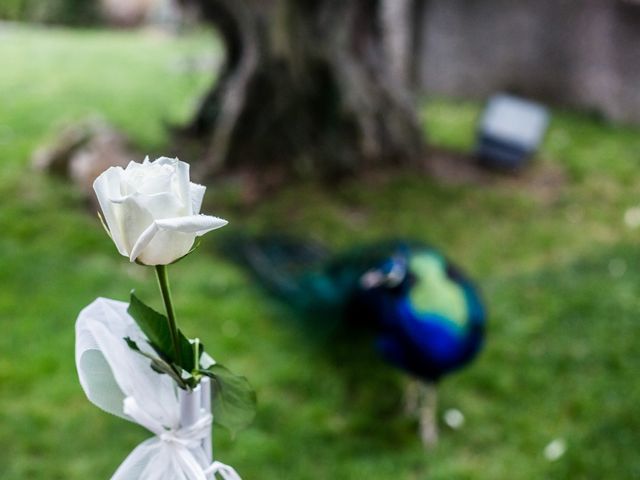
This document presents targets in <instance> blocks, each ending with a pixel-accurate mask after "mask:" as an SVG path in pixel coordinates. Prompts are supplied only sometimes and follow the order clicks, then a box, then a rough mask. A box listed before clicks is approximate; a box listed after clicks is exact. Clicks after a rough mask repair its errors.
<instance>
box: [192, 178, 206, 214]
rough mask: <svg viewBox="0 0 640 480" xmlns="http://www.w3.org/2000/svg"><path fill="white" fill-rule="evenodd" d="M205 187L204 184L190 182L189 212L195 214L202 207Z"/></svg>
mask: <svg viewBox="0 0 640 480" xmlns="http://www.w3.org/2000/svg"><path fill="white" fill-rule="evenodd" d="M206 189H207V187H205V186H204V185H198V184H197V183H191V184H190V185H189V190H190V194H191V213H192V214H193V215H197V214H199V213H200V208H202V199H203V198H204V192H205V190H206Z"/></svg>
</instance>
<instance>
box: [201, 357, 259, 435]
mask: <svg viewBox="0 0 640 480" xmlns="http://www.w3.org/2000/svg"><path fill="white" fill-rule="evenodd" d="M200 373H202V374H203V375H206V376H208V377H210V378H211V387H212V388H211V394H212V398H211V408H212V410H213V420H214V422H215V423H216V424H217V425H220V426H221V427H224V428H226V429H227V430H229V432H231V434H232V435H235V434H236V433H237V432H238V431H240V430H242V429H243V428H245V427H247V426H248V425H249V424H250V423H251V422H252V421H253V418H254V417H255V414H256V403H257V401H256V393H255V392H254V390H253V388H251V385H250V384H249V381H248V380H247V379H246V378H245V377H242V376H240V375H235V374H234V373H232V372H231V371H230V370H229V369H227V368H225V367H223V366H222V365H220V364H218V363H216V364H215V365H212V366H211V367H209V368H208V369H206V370H200Z"/></svg>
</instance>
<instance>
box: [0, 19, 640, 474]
mask: <svg viewBox="0 0 640 480" xmlns="http://www.w3.org/2000/svg"><path fill="white" fill-rule="evenodd" d="M2 35H3V38H2V40H3V48H2V49H0V63H1V64H3V65H11V66H12V68H10V69H0V95H2V108H1V109H0V158H1V159H2V167H1V170H0V200H1V201H2V205H1V208H0V232H1V234H0V286H1V288H0V324H1V325H2V328H3V334H2V335H0V445H2V448H1V449H0V477H2V480H24V479H30V478H46V479H50V480H62V479H65V480H80V479H86V478H91V479H94V478H96V479H100V478H109V476H110V475H111V474H112V473H113V471H114V469H115V468H116V466H117V465H118V464H119V462H121V461H122V460H123V459H124V457H125V456H126V455H127V454H128V453H129V452H130V451H131V449H132V448H133V447H134V446H135V445H136V444H137V443H138V442H140V441H142V440H143V439H145V438H147V437H148V436H149V434H148V432H146V431H144V429H142V428H139V427H137V426H134V425H132V424H129V423H127V422H124V421H123V420H121V419H118V418H115V417H111V416H109V415H107V414H105V413H104V412H102V411H100V410H98V409H97V408H95V407H94V406H93V405H91V404H90V403H89V402H88V400H87V399H86V398H85V397H84V395H83V393H82V390H81V389H80V386H79V384H78V379H77V376H76V372H75V368H74V358H73V345H74V336H73V323H74V320H75V318H76V315H77V313H78V312H79V310H80V309H81V308H82V307H84V306H85V305H87V304H88V303H89V302H91V301H92V300H93V299H94V298H95V297H96V296H98V295H101V296H107V297H111V298H116V299H121V300H126V299H127V297H128V294H129V291H130V289H131V288H135V289H136V291H138V292H139V293H140V295H141V296H143V297H144V298H146V299H149V300H150V301H153V300H154V299H155V304H154V306H155V308H160V300H159V298H158V295H157V292H156V286H155V284H154V278H153V272H152V271H148V270H147V269H143V268H141V267H139V266H137V265H131V264H129V263H128V262H127V260H126V259H125V258H123V257H120V256H119V255H118V254H117V252H116V249H115V248H114V246H113V244H112V243H111V242H110V240H109V239H108V238H107V236H106V235H105V233H104V231H103V230H102V227H101V226H100V224H99V222H98V220H97V219H96V218H95V217H94V216H93V215H91V214H87V210H86V208H85V207H84V204H83V202H82V199H81V198H80V195H79V193H78V192H77V191H76V190H75V189H73V188H71V187H70V186H69V185H68V184H67V183H65V182H63V181H61V180H59V179H56V178H51V177H47V176H45V175H42V174H39V173H35V172H33V171H32V170H31V169H30V167H29V155H30V153H31V152H32V150H33V149H34V148H35V147H36V146H37V145H38V144H39V143H40V142H41V141H42V140H43V139H44V138H46V137H47V136H48V135H50V133H51V132H52V131H55V130H56V129H57V127H58V126H59V125H60V124H62V123H66V122H68V121H71V120H74V119H78V118H82V117H83V116H85V115H87V114H88V113H91V112H92V111H95V110H98V111H100V112H102V113H103V114H104V115H105V116H106V117H107V118H108V119H109V120H110V121H111V122H113V123H114V124H116V125H117V126H119V127H120V128H122V129H123V130H125V131H126V132H127V133H128V134H129V135H130V136H131V137H132V138H133V139H134V140H135V141H136V142H137V144H138V145H139V146H140V147H141V148H142V149H143V151H148V152H149V153H150V155H151V156H154V155H156V156H157V155H159V154H162V153H163V152H164V151H166V148H167V145H166V135H165V129H164V127H165V124H166V123H167V122H169V123H171V122H180V121H184V120H185V119H186V118H188V116H189V113H190V112H191V111H192V109H193V107H194V103H195V101H196V99H197V96H198V95H199V94H200V93H201V92H204V91H205V90H206V88H207V86H208V84H209V82H210V81H211V76H210V74H209V73H203V71H202V70H199V69H198V68H195V69H192V68H190V67H189V65H196V66H197V65H198V62H194V61H193V59H194V58H198V57H201V56H203V55H204V56H207V55H212V54H213V55H215V54H216V53H219V52H216V51H215V50H214V49H213V48H212V46H211V45H212V41H211V38H210V37H205V36H196V37H188V38H177V39H169V38H166V37H158V36H149V35H143V34H140V33H130V32H129V33H123V32H119V33H112V32H111V33H110V32H79V31H66V30H37V29H36V30H34V29H18V28H16V29H12V30H6V31H2ZM6 40H9V41H6ZM479 111H480V106H479V105H477V104H474V103H466V102H462V103H460V102H453V101H450V100H442V99H437V100H435V101H429V102H427V104H426V108H425V119H426V128H427V129H428V131H429V133H430V135H431V139H432V140H433V141H434V142H435V143H436V144H438V145H439V146H448V147H451V148H457V149H462V150H467V149H468V148H469V147H470V146H471V145H472V144H473V135H474V130H475V120H474V119H475V118H477V114H478V112H479ZM638 152H640V132H639V131H638V130H637V129H633V128H630V127H619V126H615V125H610V124H606V123H602V122H600V121H597V120H595V119H593V118H588V117H584V116H581V115H578V114H575V113H570V112H557V111H555V112H554V120H553V122H552V125H551V129H550V131H549V134H548V136H547V138H546V141H545V144H544V146H543V149H542V152H541V154H540V155H539V158H538V159H537V160H536V162H535V163H534V165H532V167H531V168H530V169H528V170H527V171H525V172H523V174H522V175H520V176H517V177H509V176H506V177H496V178H494V179H493V180H492V181H491V182H488V183H474V182H471V183H464V182H462V183H454V184H449V183H446V182H442V181H438V180H436V179H433V178H428V177H423V176H419V175H416V174H415V173H413V172H401V171H389V172H379V173H377V174H374V173H370V174H369V173H368V174H367V175H363V178H361V179H358V180H357V181H352V182H345V183H343V184H340V185H336V186H334V188H333V189H331V190H329V189H327V188H325V187H322V186H320V185H316V184H303V185H293V186H289V187H287V188H283V189H282V190H281V191H278V192H276V193H275V194H274V195H273V196H272V197H271V198H270V199H268V201H263V202H260V203H259V204H256V205H254V206H252V207H250V208H248V207H240V206H238V204H237V202H236V201H235V200H236V199H237V198H238V196H239V195H240V193H239V192H238V191H237V190H233V189H232V188H226V189H223V188H222V187H221V186H219V185H212V186H211V187H210V188H209V190H208V191H207V195H206V197H205V200H206V202H207V204H206V205H205V207H204V208H203V211H205V212H209V213H212V214H216V215H220V216H223V217H225V218H227V219H229V220H230V224H229V226H228V227H225V229H229V231H233V229H234V228H235V229H237V228H241V229H248V230H250V231H253V230H262V229H271V230H272V231H280V230H284V229H286V230H289V231H293V232H294V233H300V234H302V235H310V234H311V235H313V236H315V237H317V238H318V239H320V240H324V241H326V242H328V243H329V244H331V245H332V246H335V247H346V246H349V245H352V244H353V243H354V242H356V241H364V240H367V239H374V238H379V237H381V236H389V235H396V236H409V237H414V238H416V239H419V240H425V241H429V242H431V243H433V244H434V245H436V246H438V247H440V248H442V249H443V250H444V251H445V253H447V254H448V255H450V256H451V258H453V259H455V260H456V261H457V262H459V263H460V264H461V265H463V266H465V267H466V269H467V270H468V271H469V273H470V274H471V275H472V276H473V277H474V278H476V279H478V281H479V283H480V285H481V286H482V287H483V290H484V294H485V296H486V299H487V301H488V304H489V307H490V314H491V318H490V326H489V329H490V330H489V336H488V341H487V346H486V350H485V351H484V352H483V354H482V355H481V356H480V358H479V359H478V361H477V362H476V363H475V364H474V365H473V366H471V367H470V368H469V369H467V370H465V371H464V372H460V373H459V374H457V375H454V376H452V377H451V378H450V379H448V380H447V381H445V382H444V383H443V384H442V388H441V397H440V400H441V402H440V403H441V409H442V410H441V411H444V410H445V409H447V408H454V407H455V408H458V409H460V410H461V411H462V412H463V413H464V415H465V417H466V423H465V425H464V427H463V428H462V429H461V430H452V429H449V428H447V427H446V426H444V425H443V431H442V441H441V444H440V445H439V446H438V448H437V449H436V450H435V451H433V452H429V453H425V452H424V451H423V449H422V447H421V446H420V444H419V441H418V439H417V434H416V424H415V422H414V421H412V420H410V419H407V418H406V417H405V416H404V415H403V412H402V382H403V379H402V378H401V377H399V376H398V375H397V372H395V371H393V370H391V369H389V368H387V367H386V366H385V365H384V364H382V363H381V362H378V361H377V360H376V359H375V358H373V357H371V356H370V355H366V354H364V353H363V354H360V355H353V356H351V357H350V358H349V361H348V362H347V361H344V359H342V360H343V361H341V362H336V361H335V359H334V358H333V355H332V354H331V353H330V352H329V351H327V350H323V349H322V348H314V347H313V346H312V345H311V344H310V342H307V341H305V338H304V335H303V334H302V332H301V331H300V330H299V329H297V328H296V327H295V323H296V321H297V320H298V319H297V318H295V316H294V315H293V314H292V312H290V311H288V310H287V309H285V308H284V307H282V306H281V305H280V304H278V303H277V302H275V301H273V300H271V299H270V298H269V297H267V296H266V295H265V294H264V292H263V291H262V290H260V289H258V288H257V287H256V286H255V285H254V284H253V283H252V282H251V280H250V278H249V277H248V276H247V275H245V274H244V272H242V271H241V270H239V269H238V268H236V267H235V266H234V265H233V264H231V263H230V262H228V261H226V260H225V258H223V257H222V256H221V255H220V254H219V253H216V250H215V248H214V246H215V243H216V240H217V235H218V233H217V232H214V233H212V234H210V235H207V236H206V237H204V240H203V245H202V246H201V248H200V250H199V251H198V253H197V254H195V255H193V256H191V257H189V258H187V259H185V260H184V261H183V262H180V263H179V264H177V265H175V266H174V267H172V272H171V275H172V288H173V293H174V300H175V302H176V307H177V310H178V314H179V315H180V324H181V327H182V328H183V330H184V331H185V333H186V334H187V335H190V334H191V335H193V332H202V333H201V337H202V340H203V342H205V343H206V345H207V349H208V350H209V351H210V352H211V353H212V354H213V355H214V357H215V358H216V359H218V360H220V361H221V362H224V363H225V364H227V365H228V366H229V367H230V368H231V369H233V371H235V372H237V373H240V374H243V375H246V376H247V377H248V378H249V379H250V381H251V382H252V384H253V386H254V387H255V389H256V391H257V393H258V402H259V404H258V413H257V417H256V421H255V423H254V424H253V426H251V427H250V428H249V429H248V430H246V431H244V432H242V433H241V434H240V435H239V436H238V438H237V440H236V441H235V442H234V441H232V440H231V438H230V437H229V435H228V434H226V433H225V432H224V431H221V430H216V436H215V449H216V450H215V451H216V452H217V456H218V457H219V459H220V460H221V461H224V462H226V463H229V464H232V465H234V466H236V467H237V468H238V470H239V472H240V474H242V476H243V478H248V479H251V478H261V479H283V478H287V479H288V478H291V479H296V480H326V479H329V478H331V479H336V480H343V479H344V480H346V479H362V478H370V479H374V480H387V479H397V480H417V479H424V478H429V479H430V480H440V479H446V480H463V479H479V480H485V479H486V480H489V479H491V480H494V479H505V478H509V479H513V480H530V479H551V480H554V479H558V480H560V479H567V478H571V479H574V478H575V479H581V478H582V479H590V478H594V479H596V478H607V479H609V478H611V479H627V478H639V477H640V456H638V454H637V446H638V444H640V415H638V413H637V409H638V404H639V403H640V387H639V385H640V384H639V383H638V380H637V373H638V370H639V369H640V363H639V362H640V356H639V355H638V354H637V339H638V338H640V322H638V321H637V317H638V312H639V311H640V300H639V297H638V292H639V291H640V270H639V269H638V265H640V254H639V251H638V248H637V243H638V235H639V232H640V230H639V229H638V228H634V224H633V223H632V224H627V223H625V221H624V217H625V212H627V211H628V209H629V208H630V207H635V206H637V205H638V204H639V203H640V200H639V199H640V175H639V174H638V168H639V166H640V163H639V161H638V155H639V153H638ZM184 160H191V159H184ZM549 171H550V172H552V173H553V172H559V175H558V178H559V181H557V179H555V177H552V178H551V179H550V180H553V181H551V184H550V185H547V184H546V183H544V182H540V178H542V179H548V178H547V177H545V175H544V174H545V172H549ZM554 179H555V180H554ZM635 227H638V225H635ZM557 438H562V439H564V440H565V441H566V443H567V452H566V454H565V455H564V456H562V457H561V458H559V459H557V460H556V461H548V460H547V459H545V457H544V454H543V451H544V448H545V446H546V445H547V444H549V443H550V442H551V441H553V440H554V439H557Z"/></svg>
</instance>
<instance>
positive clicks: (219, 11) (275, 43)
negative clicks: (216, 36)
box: [182, 0, 423, 179]
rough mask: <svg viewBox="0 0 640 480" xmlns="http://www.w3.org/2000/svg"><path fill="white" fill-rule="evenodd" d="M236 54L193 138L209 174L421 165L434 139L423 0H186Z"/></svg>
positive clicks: (326, 173) (327, 172)
mask: <svg viewBox="0 0 640 480" xmlns="http://www.w3.org/2000/svg"><path fill="white" fill-rule="evenodd" d="M184 1H185V2H189V1H190V2H196V3H198V4H199V5H200V9H201V11H202V14H203V17H204V19H205V20H206V21H207V22H209V23H211V24H213V25H214V26H215V27H216V28H217V29H218V32H219V33H220V35H221V37H222V39H223V41H224V44H225V47H226V60H225V64H224V66H223V70H222V72H221V74H220V75H219V77H218V79H217V81H216V84H215V86H214V87H213V88H212V89H211V91H210V92H209V93H208V94H207V95H206V97H205V98H204V99H203V101H202V103H201V105H200V108H199V110H198V111H197V113H196V115H195V117H194V118H193V120H192V121H191V123H190V124H189V125H188V126H187V127H186V128H185V129H184V130H183V131H182V134H183V136H184V137H187V138H191V139H194V140H195V143H196V144H198V145H200V146H202V148H203V150H204V152H202V156H201V158H202V161H201V163H200V164H199V165H198V167H197V168H198V169H199V173H200V174H201V175H203V176H210V175H212V174H215V173H217V172H219V171H221V170H229V169H231V170H233V169H236V168H242V167H258V168H259V169H260V171H261V172H264V171H267V170H268V171H271V172H274V171H275V172H281V173H283V174H285V175H292V174H293V175H319V176H322V177H324V178H331V179H333V178H336V177H340V176H344V175H348V174H354V173H358V172H360V171H363V170H366V169H368V168H370V167H374V166H378V165H412V164H416V162H417V161H418V160H420V159H421V156H422V149H423V141H422V130H421V128H420V126H419V124H418V120H417V114H416V102H415V99H414V96H413V84H414V82H413V81H412V77H413V72H414V71H415V68H414V65H413V63H414V60H413V59H414V58H415V56H414V52H415V51H416V49H415V48H414V45H415V43H416V42H415V38H416V36H415V32H414V27H415V25H418V24H419V23H418V22H414V21H413V15H414V14H415V11H414V9H418V8H419V3H420V1H421V0H184Z"/></svg>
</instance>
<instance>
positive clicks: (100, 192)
mask: <svg viewBox="0 0 640 480" xmlns="http://www.w3.org/2000/svg"><path fill="white" fill-rule="evenodd" d="M122 172H123V169H122V168H121V167H110V168H109V169H107V170H106V171H105V172H103V173H102V174H101V175H100V176H99V177H98V178H96V179H95V181H94V182H93V190H94V191H95V192H96V197H97V198H98V203H99V204H100V209H101V210H102V214H103V216H104V219H105V221H106V222H107V226H108V227H109V233H110V235H111V238H112V240H113V243H115V245H116V248H117V249H118V252H120V255H124V256H127V252H126V250H125V245H124V239H123V235H122V229H121V226H120V224H119V222H118V220H117V217H116V214H115V212H114V209H113V205H112V203H111V201H110V198H112V197H114V196H117V195H120V177H121V175H122Z"/></svg>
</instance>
